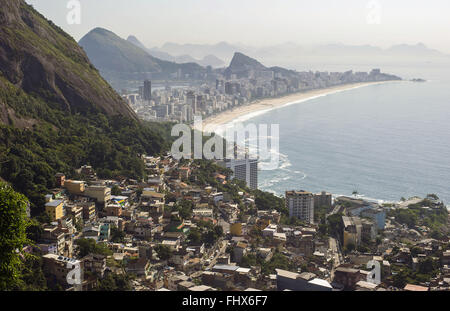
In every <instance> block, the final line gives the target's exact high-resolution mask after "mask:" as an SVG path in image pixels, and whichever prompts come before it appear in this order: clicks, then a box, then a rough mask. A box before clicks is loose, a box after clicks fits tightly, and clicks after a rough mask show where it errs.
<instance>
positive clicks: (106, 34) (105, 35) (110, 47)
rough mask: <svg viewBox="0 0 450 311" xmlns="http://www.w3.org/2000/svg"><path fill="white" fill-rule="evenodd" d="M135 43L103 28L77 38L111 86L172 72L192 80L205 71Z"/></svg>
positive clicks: (161, 76) (194, 64)
mask: <svg viewBox="0 0 450 311" xmlns="http://www.w3.org/2000/svg"><path fill="white" fill-rule="evenodd" d="M136 44H139V43H138V42H136V41H135V42H133V43H132V42H130V41H128V40H125V39H122V38H120V37H119V36H117V35H116V34H115V33H113V32H111V31H109V30H106V29H103V28H95V29H93V30H91V31H90V32H89V33H88V34H86V35H85V36H84V37H83V38H82V39H81V40H80V41H79V45H80V46H81V47H83V49H84V50H85V51H86V54H87V55H88V56H89V59H90V60H91V62H92V63H93V64H94V65H95V67H97V68H98V69H99V70H100V72H101V73H102V75H103V77H104V78H105V79H106V80H108V82H110V83H111V84H112V85H113V86H114V87H115V88H119V87H123V86H124V84H126V81H133V80H138V81H142V80H144V79H157V80H164V79H170V78H172V77H174V76H176V75H182V76H185V75H188V76H189V78H191V79H195V78H199V77H203V75H204V73H205V72H206V69H205V68H203V67H202V66H200V65H198V64H196V63H185V64H178V63H175V62H171V61H165V60H162V59H159V58H156V57H154V56H152V55H150V54H149V53H148V52H147V51H146V50H144V49H143V48H142V47H139V46H138V45H136ZM144 48H145V47H144Z"/></svg>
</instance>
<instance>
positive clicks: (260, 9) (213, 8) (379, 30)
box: [26, 0, 450, 53]
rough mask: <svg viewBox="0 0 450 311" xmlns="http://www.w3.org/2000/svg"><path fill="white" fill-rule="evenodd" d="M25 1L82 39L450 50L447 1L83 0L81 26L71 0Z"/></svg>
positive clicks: (152, 44) (153, 42)
mask: <svg viewBox="0 0 450 311" xmlns="http://www.w3.org/2000/svg"><path fill="white" fill-rule="evenodd" d="M26 1H27V2H28V3H30V4H33V6H34V7H35V8H36V9H38V10H39V11H40V12H41V13H43V14H44V15H45V16H46V17H47V18H48V19H51V20H52V21H53V22H55V23H56V24H57V25H59V26H61V27H62V28H63V29H64V30H65V31H67V32H68V33H69V34H71V35H72V36H73V37H74V38H75V39H76V40H79V39H80V38H81V37H82V36H83V35H85V34H86V33H87V32H88V31H90V30H91V29H92V28H95V27H103V28H107V29H109V30H111V31H113V32H115V33H116V34H118V35H119V36H121V37H124V38H126V37H127V36H128V35H130V34H133V35H135V36H137V37H138V38H139V39H140V40H141V41H142V42H143V43H144V44H145V45H147V46H148V47H153V46H160V45H162V44H163V43H165V42H177V43H217V42H220V41H227V42H230V43H238V42H239V43H243V44H246V45H258V46H261V45H271V44H278V43H284V42H288V41H291V42H295V43H299V44H303V45H310V44H317V43H345V44H371V45H377V46H381V47H387V46H390V45H392V44H398V43H409V44H416V43H418V42H423V43H425V44H426V45H427V46H429V47H431V48H435V49H439V50H441V51H444V52H447V53H450V37H449V36H448V34H449V33H450V17H449V14H450V1H448V0H426V1H425V0H309V1H305V0H78V1H79V2H80V4H81V23H80V24H79V25H77V24H74V25H69V24H68V22H67V14H68V12H69V11H70V10H69V9H68V8H67V5H68V3H69V0H26Z"/></svg>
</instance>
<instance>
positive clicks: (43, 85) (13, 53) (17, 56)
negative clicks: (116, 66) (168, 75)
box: [0, 0, 136, 119]
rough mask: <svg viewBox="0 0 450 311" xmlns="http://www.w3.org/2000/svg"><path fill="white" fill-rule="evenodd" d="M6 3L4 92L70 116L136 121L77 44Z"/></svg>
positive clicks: (0, 64) (1, 22)
mask: <svg viewBox="0 0 450 311" xmlns="http://www.w3.org/2000/svg"><path fill="white" fill-rule="evenodd" d="M0 2H1V7H0V80H2V81H0V82H2V83H0V87H2V88H5V87H6V86H8V87H9V88H12V87H13V88H17V90H23V91H24V92H25V93H26V94H28V95H30V96H33V97H37V98H40V99H42V100H43V101H45V102H47V103H48V104H49V105H51V107H52V108H58V109H62V110H63V111H67V113H70V114H76V113H81V114H87V113H90V112H102V113H105V114H107V115H110V116H112V115H118V114H119V115H123V116H125V117H129V118H133V119H136V115H135V114H134V112H133V111H132V110H131V109H130V107H129V106H128V105H127V104H126V103H125V102H124V101H123V100H122V98H121V97H120V96H119V95H118V94H117V93H116V92H115V91H114V90H113V89H112V88H111V87H110V86H109V84H108V83H107V82H106V81H105V80H104V79H103V78H102V77H101V76H100V74H99V73H98V71H97V69H96V68H94V66H93V65H92V64H91V63H90V61H89V59H88V57H87V56H86V54H85V52H84V51H83V49H82V48H81V47H80V46H79V45H78V44H77V43H76V41H75V40H73V39H72V38H71V37H70V36H69V35H67V34H66V33H65V32H63V31H62V30H61V29H60V28H59V27H57V26H56V25H54V24H53V23H52V22H51V21H48V20H47V19H45V17H43V16H42V15H41V14H39V13H38V12H37V11H36V10H34V9H33V8H32V7H31V6H30V5H28V4H26V3H25V1H23V0H1V1H0ZM3 100H4V99H3ZM3 104H8V103H3ZM12 108H14V107H12ZM3 111H6V110H5V109H3ZM3 117H4V116H3Z"/></svg>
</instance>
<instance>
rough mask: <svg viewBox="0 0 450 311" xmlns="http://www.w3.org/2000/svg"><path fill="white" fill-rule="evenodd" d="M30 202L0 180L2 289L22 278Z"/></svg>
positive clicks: (0, 284) (0, 273) (0, 283)
mask: <svg viewBox="0 0 450 311" xmlns="http://www.w3.org/2000/svg"><path fill="white" fill-rule="evenodd" d="M28 204H29V203H28V200H27V198H26V197H25V196H24V195H22V194H20V193H17V192H15V191H14V190H13V189H12V188H11V186H9V185H8V184H6V183H4V182H0V290H10V289H11V288H12V287H13V286H15V285H16V283H17V282H18V280H19V278H20V271H21V267H22V259H21V258H22V256H21V255H22V254H21V251H22V249H23V247H24V245H25V244H26V243H27V242H28V239H27V232H26V230H27V226H28V218H27V213H26V211H27V207H28Z"/></svg>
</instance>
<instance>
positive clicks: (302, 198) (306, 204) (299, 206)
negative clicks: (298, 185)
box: [286, 190, 314, 224]
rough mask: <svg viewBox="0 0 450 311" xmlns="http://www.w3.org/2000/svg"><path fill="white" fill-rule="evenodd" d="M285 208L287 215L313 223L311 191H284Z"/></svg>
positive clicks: (312, 196)
mask: <svg viewBox="0 0 450 311" xmlns="http://www.w3.org/2000/svg"><path fill="white" fill-rule="evenodd" d="M286 208H287V209H288V210H289V217H297V218H298V219H300V220H302V221H306V222H308V223H311V224H312V223H314V195H313V194H312V193H311V192H308V191H304V190H300V191H295V190H292V191H286Z"/></svg>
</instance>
